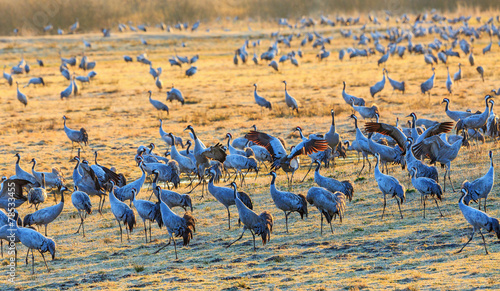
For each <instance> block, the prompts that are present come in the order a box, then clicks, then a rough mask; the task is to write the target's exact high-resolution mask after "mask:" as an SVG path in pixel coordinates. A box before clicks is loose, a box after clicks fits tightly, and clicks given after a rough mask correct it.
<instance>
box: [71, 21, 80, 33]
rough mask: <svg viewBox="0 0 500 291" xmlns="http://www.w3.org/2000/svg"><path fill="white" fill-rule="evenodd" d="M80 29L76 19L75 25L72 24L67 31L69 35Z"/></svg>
mask: <svg viewBox="0 0 500 291" xmlns="http://www.w3.org/2000/svg"><path fill="white" fill-rule="evenodd" d="M79 27H80V23H79V22H78V18H77V19H76V21H75V23H73V24H72V25H71V26H70V27H69V30H70V31H71V33H75V32H76V30H77V29H78V28H79Z"/></svg>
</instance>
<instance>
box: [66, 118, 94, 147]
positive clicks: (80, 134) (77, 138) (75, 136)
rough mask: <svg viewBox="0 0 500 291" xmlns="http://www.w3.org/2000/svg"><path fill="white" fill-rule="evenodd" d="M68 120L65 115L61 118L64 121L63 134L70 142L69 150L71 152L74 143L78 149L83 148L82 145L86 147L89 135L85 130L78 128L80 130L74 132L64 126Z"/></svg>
mask: <svg viewBox="0 0 500 291" xmlns="http://www.w3.org/2000/svg"><path fill="white" fill-rule="evenodd" d="M67 119H68V118H67V117H66V115H64V116H63V120H64V132H65V133H66V136H67V137H68V138H69V140H71V149H72V150H73V148H74V143H75V142H76V143H78V144H79V145H80V147H82V148H83V146H82V143H83V144H84V145H87V144H88V142H89V135H88V133H87V131H86V130H85V128H83V127H82V128H80V130H74V129H71V128H69V127H67V126H66V120H67Z"/></svg>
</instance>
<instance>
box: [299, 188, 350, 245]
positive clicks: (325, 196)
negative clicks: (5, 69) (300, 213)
mask: <svg viewBox="0 0 500 291" xmlns="http://www.w3.org/2000/svg"><path fill="white" fill-rule="evenodd" d="M306 199H307V202H309V204H311V205H314V206H316V208H317V209H318V211H319V213H320V216H321V223H320V225H321V232H320V234H321V235H323V216H324V217H325V219H326V221H327V222H328V223H329V224H330V229H331V231H332V233H333V226H332V220H334V219H336V218H337V215H338V216H339V218H340V223H342V217H343V216H344V212H345V209H346V203H345V199H346V198H345V195H344V194H343V193H341V192H335V193H332V192H330V191H328V190H327V189H325V188H322V187H311V188H310V189H309V190H308V191H307V196H306Z"/></svg>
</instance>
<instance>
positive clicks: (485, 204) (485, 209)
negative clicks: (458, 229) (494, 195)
mask: <svg viewBox="0 0 500 291" xmlns="http://www.w3.org/2000/svg"><path fill="white" fill-rule="evenodd" d="M483 209H484V212H486V197H485V198H484V207H483Z"/></svg>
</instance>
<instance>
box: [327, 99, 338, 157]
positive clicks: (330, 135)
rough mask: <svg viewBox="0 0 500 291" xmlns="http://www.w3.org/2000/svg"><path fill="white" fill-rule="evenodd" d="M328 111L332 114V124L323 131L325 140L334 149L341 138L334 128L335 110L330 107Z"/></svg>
mask: <svg viewBox="0 0 500 291" xmlns="http://www.w3.org/2000/svg"><path fill="white" fill-rule="evenodd" d="M330 113H331V114H332V124H331V125H330V130H329V131H328V132H327V133H325V140H326V142H327V143H328V145H329V146H330V147H331V148H332V149H336V148H337V146H338V144H339V143H340V141H341V138H340V135H339V133H338V132H337V131H336V128H335V111H333V109H332V110H330Z"/></svg>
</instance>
